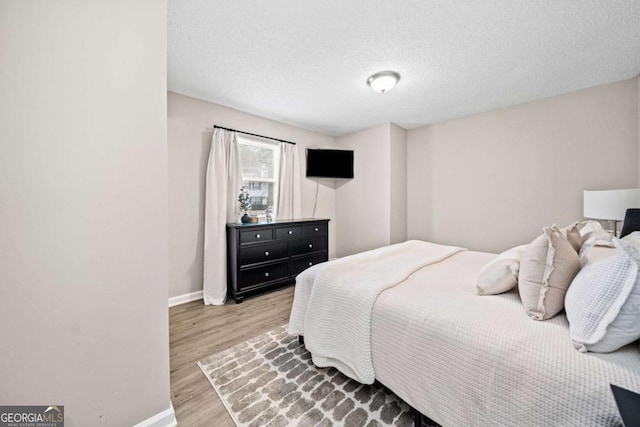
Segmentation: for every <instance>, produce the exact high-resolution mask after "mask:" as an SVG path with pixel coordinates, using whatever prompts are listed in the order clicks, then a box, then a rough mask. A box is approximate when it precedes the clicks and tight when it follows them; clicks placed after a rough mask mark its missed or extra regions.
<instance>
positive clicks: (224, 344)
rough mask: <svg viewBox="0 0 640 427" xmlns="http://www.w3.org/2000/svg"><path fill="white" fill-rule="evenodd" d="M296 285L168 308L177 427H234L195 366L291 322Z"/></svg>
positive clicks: (172, 392)
mask: <svg viewBox="0 0 640 427" xmlns="http://www.w3.org/2000/svg"><path fill="white" fill-rule="evenodd" d="M293 289H294V288H293V286H290V287H287V288H284V289H281V290H278V291H275V292H271V293H268V294H264V295H259V296H254V297H250V298H247V299H245V301H244V302H243V303H242V304H235V303H233V302H229V303H227V304H225V305H223V306H205V305H204V304H203V303H202V300H199V301H194V302H190V303H187V304H182V305H178V306H175V307H171V308H170V309H169V346H170V350H171V351H170V353H171V401H172V402H173V407H174V409H175V411H176V418H177V419H178V425H179V426H181V427H190V426H216V427H218V426H220V427H226V426H229V427H232V426H234V424H233V421H232V420H231V417H229V414H227V411H226V409H225V408H224V406H222V402H220V399H218V395H217V394H216V392H215V391H214V390H213V387H211V384H209V381H208V380H207V378H206V377H205V376H204V374H203V373H202V371H201V370H200V368H199V367H198V365H197V362H199V361H200V360H202V359H204V358H205V357H207V356H209V355H211V354H213V353H216V352H218V351H221V350H224V349H227V348H229V347H232V346H234V345H236V344H239V343H241V342H243V341H246V340H248V339H249V338H252V337H254V336H256V335H260V334H261V333H263V332H266V331H269V330H271V329H273V328H275V327H278V326H280V325H283V324H285V323H287V322H288V320H289V313H290V311H291V304H292V302H293Z"/></svg>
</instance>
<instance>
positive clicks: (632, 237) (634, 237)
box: [621, 231, 640, 251]
mask: <svg viewBox="0 0 640 427" xmlns="http://www.w3.org/2000/svg"><path fill="white" fill-rule="evenodd" d="M621 240H622V241H623V242H625V243H626V244H628V245H631V246H633V247H634V248H636V250H638V251H640V231H634V232H633V233H630V234H627V235H626V236H624V237H623V238H622V239H621Z"/></svg>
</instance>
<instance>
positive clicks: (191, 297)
mask: <svg viewBox="0 0 640 427" xmlns="http://www.w3.org/2000/svg"><path fill="white" fill-rule="evenodd" d="M199 299H202V291H196V292H191V293H190V294H183V295H178V296H177V297H171V298H169V307H173V306H174V305H180V304H184V303H187V302H191V301H197V300H199Z"/></svg>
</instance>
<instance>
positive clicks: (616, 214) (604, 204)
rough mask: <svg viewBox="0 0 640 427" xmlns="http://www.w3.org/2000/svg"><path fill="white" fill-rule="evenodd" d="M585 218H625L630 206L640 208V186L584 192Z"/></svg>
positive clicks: (619, 219)
mask: <svg viewBox="0 0 640 427" xmlns="http://www.w3.org/2000/svg"><path fill="white" fill-rule="evenodd" d="M583 202H584V210H583V215H584V217H585V218H592V219H607V220H616V221H622V220H624V215H625V212H627V209H629V208H640V188H629V189H625V190H602V191H585V192H584V200H583Z"/></svg>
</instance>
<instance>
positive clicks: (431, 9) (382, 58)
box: [168, 0, 640, 135]
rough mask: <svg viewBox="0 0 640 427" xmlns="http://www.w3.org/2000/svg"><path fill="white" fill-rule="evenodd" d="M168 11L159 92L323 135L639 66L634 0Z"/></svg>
mask: <svg viewBox="0 0 640 427" xmlns="http://www.w3.org/2000/svg"><path fill="white" fill-rule="evenodd" d="M168 19H169V52H168V60H169V63H168V79H169V81H168V87H169V90H171V91H174V92H178V93H182V94H185V95H189V96H193V97H195V98H200V99H203V100H206V101H210V102H213V103H216V104H221V105H226V106H228V107H232V108H235V109H238V110H241V111H246V112H249V113H253V114H256V115H259V116H263V117H267V118H270V119H274V120H278V121H280V122H284V123H289V124H292V125H295V126H299V127H303V128H307V129H311V130H315V131H319V132H322V133H325V134H328V135H342V134H345V133H349V132H353V131H356V130H360V129H363V128H367V127H371V126H375V125H379V124H382V123H386V122H393V123H397V124H399V125H400V126H403V127H405V128H408V129H410V128H414V127H417V126H421V125H424V124H428V123H433V122H438V121H442V120H446V119H451V118H455V117H461V116H466V115H470V114H474V113H478V112H482V111H488V110H494V109H497V108H502V107H506V106H510V105H515V104H520V103H523V102H527V101H531V100H535V99H540V98H545V97H549V96H553V95H558V94H562V93H567V92H571V91H574V90H577V89H581V88H585V87H590V86H595V85H599V84H604V83H609V82H613V81H618V80H624V79H628V78H631V77H635V76H638V74H640V0H598V1H595V0H537V1H531V0H502V1H497V0H484V1H478V0H451V1H445V0H442V1H435V0H408V1H390V0H348V1H345V0H324V1H318V0H315V1H311V0H281V1H280V0H276V1H255V0H251V1H249V0H215V1H212V0H188V1H187V0H169V17H168ZM382 70H395V71H397V72H399V73H400V74H401V75H402V79H401V80H400V82H399V83H398V85H397V86H396V87H395V89H393V90H392V91H391V92H389V93H386V94H378V93H375V92H373V91H372V90H371V89H370V88H369V87H368V86H367V84H366V79H367V77H368V76H369V75H371V74H373V73H374V72H377V71H382Z"/></svg>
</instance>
